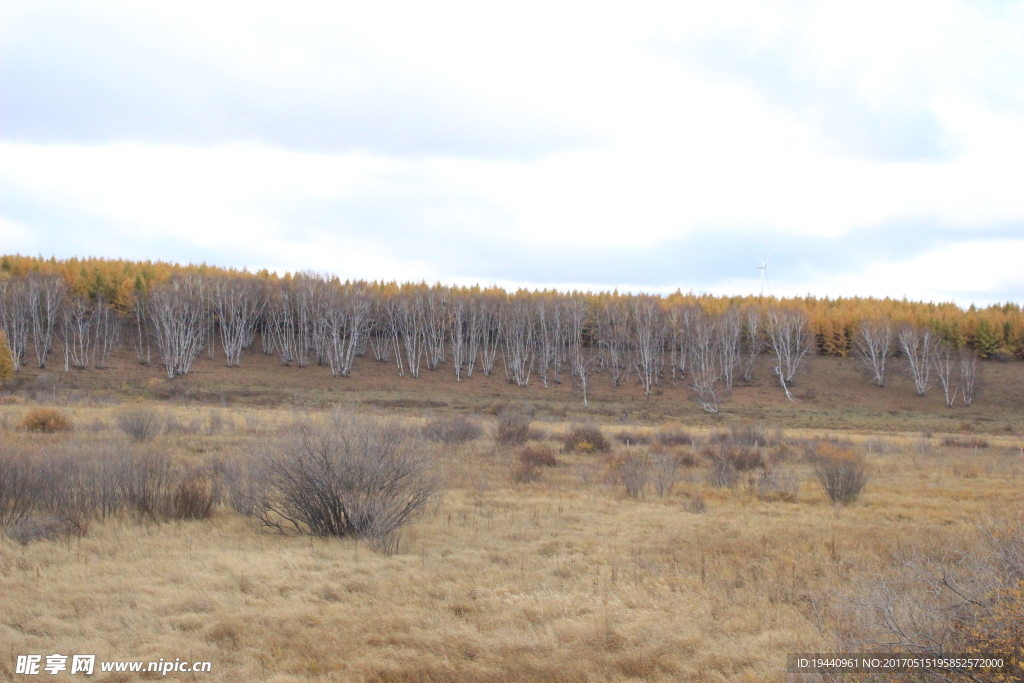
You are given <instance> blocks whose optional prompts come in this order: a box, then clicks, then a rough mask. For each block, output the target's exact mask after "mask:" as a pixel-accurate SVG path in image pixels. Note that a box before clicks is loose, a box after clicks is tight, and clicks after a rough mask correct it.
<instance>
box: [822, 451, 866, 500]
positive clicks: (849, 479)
mask: <svg viewBox="0 0 1024 683" xmlns="http://www.w3.org/2000/svg"><path fill="white" fill-rule="evenodd" d="M814 476H815V477H817V479H818V483H819V484H821V488H822V489H823V490H824V491H825V495H827V496H828V499H829V500H830V501H832V503H833V504H835V505H848V504H850V503H852V502H854V501H855V500H857V499H858V498H859V497H860V494H861V491H863V490H864V486H865V485H867V483H868V479H869V475H868V468H867V465H866V464H865V462H864V459H863V458H862V457H861V456H859V455H857V454H855V453H854V452H853V451H852V450H850V449H845V448H839V447H836V446H832V445H829V444H825V445H823V446H822V447H821V448H820V450H819V453H818V456H817V458H816V459H815V462H814Z"/></svg>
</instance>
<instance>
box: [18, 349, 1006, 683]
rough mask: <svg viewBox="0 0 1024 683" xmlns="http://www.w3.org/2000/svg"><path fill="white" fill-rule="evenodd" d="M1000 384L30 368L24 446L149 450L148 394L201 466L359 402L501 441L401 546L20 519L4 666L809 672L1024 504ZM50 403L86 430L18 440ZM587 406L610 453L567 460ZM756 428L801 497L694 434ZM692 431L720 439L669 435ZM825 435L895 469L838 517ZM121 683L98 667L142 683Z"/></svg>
mask: <svg viewBox="0 0 1024 683" xmlns="http://www.w3.org/2000/svg"><path fill="white" fill-rule="evenodd" d="M986 373H987V374H986V385H985V387H984V393H982V394H980V395H979V398H978V399H977V401H976V402H975V405H974V406H972V407H971V408H963V407H959V408H956V409H952V410H951V409H948V408H946V407H945V406H944V405H943V404H942V402H941V399H939V398H938V397H936V396H928V397H925V398H923V399H921V398H919V397H916V396H914V395H913V392H912V390H911V389H910V388H909V386H906V384H907V381H906V380H904V379H903V378H901V377H898V376H895V375H894V377H893V381H892V382H891V383H890V386H888V387H886V388H885V389H878V388H877V387H873V386H871V385H870V384H869V383H868V382H866V381H865V380H864V379H863V378H862V377H861V375H860V373H859V370H858V369H857V368H856V366H855V361H852V360H837V359H815V362H814V364H813V365H812V368H811V372H810V373H808V374H807V375H806V376H805V377H803V378H802V379H801V384H800V387H799V388H798V392H797V397H798V402H797V403H795V404H791V403H789V402H788V401H786V400H785V399H784V397H782V396H781V392H780V391H778V390H777V388H776V387H774V386H773V385H771V383H769V382H767V381H763V382H761V383H757V382H755V383H754V384H753V385H752V386H737V389H736V391H735V393H734V397H733V398H732V399H731V400H730V401H729V402H728V403H727V404H726V411H727V412H728V413H730V414H728V415H718V416H707V415H705V414H703V413H702V412H701V411H700V409H699V408H698V407H696V406H695V405H694V404H692V403H691V402H689V401H688V400H687V398H686V390H685V389H684V388H683V387H682V386H677V387H673V386H672V385H671V383H668V382H666V383H664V385H663V386H662V387H661V389H660V391H659V392H658V393H657V395H655V396H654V397H652V398H651V400H650V401H646V400H645V399H644V397H643V395H642V393H641V392H640V391H639V389H638V388H636V387H631V386H624V387H619V388H611V387H607V386H601V385H600V382H599V383H598V388H597V391H596V392H595V394H594V395H593V398H592V408H591V409H590V410H589V411H585V410H584V409H583V407H582V405H581V402H580V401H579V400H578V399H577V398H576V397H575V396H574V395H573V394H572V393H571V390H570V388H569V387H568V386H567V385H555V386H551V387H549V388H547V389H545V388H543V387H540V386H539V383H538V386H534V385H533V381H531V386H530V387H529V388H528V389H527V390H526V391H521V390H520V389H519V388H518V387H514V386H511V385H509V384H508V383H506V382H505V381H504V378H503V377H501V378H499V377H491V378H484V377H474V378H473V379H472V380H469V381H467V382H463V383H459V384H456V382H455V380H454V377H448V376H447V374H442V373H427V372H424V376H423V377H422V378H420V379H411V378H398V377H396V376H395V372H394V367H393V366H390V365H388V366H383V365H378V364H375V363H371V362H367V361H363V362H362V363H361V364H360V365H358V366H357V369H356V374H355V376H354V377H352V378H348V379H336V378H331V377H330V376H329V373H327V371H326V370H325V369H323V368H314V367H311V368H305V369H297V368H284V367H281V366H279V365H278V364H277V363H276V362H275V359H273V358H266V357H262V356H260V355H258V354H250V355H248V356H246V357H245V360H244V361H243V367H242V368H241V369H240V370H237V371H230V370H228V369H226V368H222V367H220V361H211V360H203V361H201V362H200V363H198V364H197V366H196V369H195V370H194V373H193V374H191V375H190V376H189V377H188V378H185V380H184V381H181V380H178V381H176V382H175V383H169V382H167V381H166V380H162V379H160V378H159V372H158V371H157V370H156V369H150V368H142V367H139V366H137V365H135V364H133V363H132V362H131V360H130V359H128V358H120V359H117V363H116V364H115V366H114V367H113V368H111V369H110V370H106V371H89V372H82V373H70V374H69V375H68V376H60V375H57V374H56V373H49V372H44V373H40V372H39V371H35V370H26V371H25V372H23V373H22V375H21V376H20V377H19V378H18V380H17V382H16V383H15V384H14V385H13V387H11V390H10V391H9V393H8V394H7V396H6V398H5V403H4V404H3V405H0V447H2V448H5V449H20V450H22V451H31V452H34V453H41V454H46V453H76V452H82V453H87V452H90V453H91V452H100V451H103V450H105V449H115V448H132V447H133V446H131V445H130V444H129V443H128V440H127V439H126V437H125V436H124V435H123V434H121V433H120V432H119V431H118V429H117V426H116V416H117V414H118V412H119V411H120V410H122V409H123V407H124V406H125V405H126V404H131V405H135V404H141V405H145V406H149V407H151V408H152V409H153V410H155V411H157V412H158V413H160V414H161V416H162V417H163V418H164V421H165V422H166V423H168V424H170V425H172V426H173V428H172V429H165V430H164V432H163V433H162V434H161V435H160V436H159V437H157V439H156V440H155V441H154V442H153V443H152V444H151V445H149V446H148V447H150V448H155V449H160V450H161V451H162V452H166V453H168V454H170V455H171V457H172V458H173V459H174V461H175V462H178V463H189V464H195V465H207V464H210V463H211V462H215V461H217V460H218V459H225V458H245V457H248V454H250V453H251V452H252V451H253V449H254V448H255V447H256V446H257V445H259V444H265V443H267V442H271V441H272V440H273V439H274V438H275V436H276V435H278V434H281V433H284V432H287V431H288V430H289V429H291V428H292V425H294V423H295V422H296V421H300V420H305V419H313V420H316V419H319V418H320V417H322V416H323V414H325V412H326V411H329V410H332V409H334V408H335V407H337V406H341V407H343V408H346V409H350V410H358V411H361V412H366V413H372V414H386V415H392V416H397V417H398V419H401V420H403V421H405V422H406V423H407V424H409V425H410V426H411V427H416V426H417V425H418V424H420V423H422V422H423V421H424V420H425V419H428V418H430V417H431V416H434V415H448V414H451V413H464V414H468V415H470V416H472V418H473V419H475V420H478V421H479V422H480V423H481V424H482V425H483V427H484V430H485V433H484V436H483V437H482V438H480V439H477V440H473V441H470V442H468V443H465V444H462V445H458V446H443V445H439V444H432V445H429V446H427V447H429V448H430V449H431V450H432V453H433V455H434V457H435V458H436V462H437V469H438V472H439V473H440V475H441V480H442V482H443V492H442V495H441V497H440V498H439V499H438V501H437V502H436V504H434V505H432V506H430V507H429V509H428V510H427V511H426V513H425V514H424V515H423V516H422V517H421V518H420V519H419V520H418V522H417V523H416V524H415V525H413V526H411V527H408V528H407V529H406V530H405V532H404V534H403V536H402V540H401V543H400V546H399V550H398V552H397V553H395V554H393V555H390V556H384V555H381V554H377V553H374V552H371V551H370V550H369V549H368V548H367V547H366V546H365V545H363V544H361V543H359V542H357V541H355V540H351V539H344V540H338V539H311V538H309V537H306V536H299V535H279V534H272V533H266V532H265V530H263V529H262V528H261V527H260V526H259V525H257V524H255V523H253V522H252V521H249V520H247V519H245V518H243V517H241V516H239V515H238V514H236V513H235V512H233V511H232V510H231V509H230V508H229V507H227V506H219V507H218V508H217V509H216V511H215V513H214V516H213V517H212V519H210V520H205V521H187V522H155V521H146V520H139V519H135V518H133V517H131V516H120V517H115V518H110V519H107V520H106V521H102V522H96V523H94V524H92V525H91V526H90V528H89V529H88V531H87V532H86V533H85V534H84V535H82V536H80V537H79V536H73V537H69V538H65V539H58V540H43V541H38V542H34V543H31V544H28V545H21V544H19V543H16V542H15V541H13V540H11V539H9V538H7V537H4V536H2V535H0V606H2V607H0V680H21V679H22V677H21V676H18V675H16V674H14V659H15V656H16V655H17V654H23V653H38V654H50V653H54V652H57V653H64V654H72V653H94V654H97V655H98V656H99V658H100V659H111V660H115V659H136V660H147V661H148V660H156V659H159V658H161V657H162V658H165V659H168V658H170V659H173V658H175V657H181V658H183V659H185V658H187V659H190V660H193V661H194V660H208V661H211V662H212V663H213V672H212V673H210V674H205V675H200V674H195V675H194V676H184V675H179V676H181V677H182V678H189V679H190V680H200V679H203V680H217V681H281V682H283V681H306V680H325V681H418V682H426V681H467V682H468V681H590V680H594V681H625V680H648V681H678V680H682V681H784V680H788V679H787V676H786V674H785V672H784V666H785V655H786V653H787V652H795V651H827V650H830V649H833V647H834V646H835V642H836V639H837V638H839V637H842V635H843V633H844V630H848V629H850V628H852V627H853V625H854V621H855V619H856V618H858V617H857V615H856V614H853V613H852V612H851V611H850V605H851V604H853V602H855V601H856V600H857V599H859V597H863V596H864V595H866V594H868V592H870V589H871V586H872V585H873V583H874V582H876V581H877V580H878V579H879V577H882V576H885V575H886V574H887V572H890V571H892V570H893V569H894V568H895V567H898V566H899V565H900V564H901V563H902V562H904V560H905V558H906V557H907V553H908V552H909V550H908V549H916V551H919V552H921V553H925V554H935V553H940V552H942V551H943V550H946V549H950V548H959V547H969V545H970V543H971V538H972V537H973V536H974V535H976V534H977V533H978V526H977V525H978V524H979V523H984V522H986V521H987V520H993V519H999V520H1019V519H1020V518H1021V514H1022V511H1024V489H1022V486H1021V483H1022V482H1024V458H1022V457H1021V443H1022V442H1021V434H1020V431H1021V422H1020V415H1021V412H1020V408H1021V401H1022V399H1021V397H1020V390H1019V387H1020V386H1022V382H1024V376H1021V375H1022V369H1021V368H1020V367H1019V366H1018V364H999V365H997V364H988V365H986ZM39 404H47V405H55V406H56V407H58V408H59V409H60V410H62V411H64V412H65V413H66V414H67V415H69V416H70V417H71V419H72V421H73V423H74V425H75V430H74V431H73V432H70V433H61V434H35V433H29V432H26V431H24V430H23V429H21V428H20V427H19V425H20V424H21V422H22V418H23V417H24V415H25V413H26V412H27V411H28V410H30V409H31V408H32V407H34V406H36V405H39ZM509 405H512V406H516V407H518V408H519V409H523V410H527V411H529V412H532V413H533V417H534V420H533V433H532V435H531V437H532V441H531V442H530V444H529V445H530V446H532V447H535V448H545V447H546V448H549V449H551V451H552V452H553V453H555V454H556V457H557V459H558V465H557V466H556V467H551V468H542V473H541V475H540V479H539V481H534V482H530V483H521V482H518V481H516V480H515V478H514V477H513V476H512V475H513V468H514V466H515V463H516V456H517V453H518V452H519V451H518V450H517V449H516V448H512V447H508V446H504V445H502V444H499V443H497V442H495V440H494V438H493V435H494V431H495V430H494V417H493V415H492V414H493V413H495V412H498V411H499V410H500V409H501V408H502V407H504V406H509ZM583 419H586V420H589V421H592V422H596V423H597V424H599V425H600V427H601V429H602V430H603V431H604V433H605V434H606V436H608V437H609V440H610V441H611V443H612V444H613V447H612V450H611V451H610V452H608V453H565V452H561V450H560V447H561V441H560V438H561V436H562V435H563V434H564V433H565V432H566V431H567V430H568V429H569V428H570V426H571V425H572V424H573V423H574V422H577V421H580V420H583ZM753 423H757V424H759V425H760V426H761V427H760V428H761V429H763V430H764V431H765V433H766V434H768V435H769V436H770V439H767V441H769V442H770V443H766V444H759V445H758V446H757V447H756V448H758V449H762V450H763V458H764V461H765V462H766V463H771V464H772V465H773V467H774V468H775V469H776V470H779V471H785V472H787V473H788V474H790V475H791V476H793V477H794V478H795V480H796V481H798V482H799V485H798V491H797V494H796V497H795V499H793V498H789V497H784V498H773V497H770V496H769V497H766V496H763V495H759V492H758V489H757V486H756V483H755V477H756V475H757V471H750V472H744V473H742V474H741V477H740V481H739V483H738V485H737V486H735V487H733V488H715V487H713V486H711V485H710V484H709V482H708V478H707V460H706V457H705V456H702V455H701V447H700V446H699V444H701V443H708V442H710V441H711V440H712V437H713V436H714V435H715V434H717V433H720V432H723V431H724V430H728V429H729V428H730V427H732V426H733V425H740V424H743V425H749V424H753ZM672 430H686V431H687V432H688V433H690V434H691V435H693V436H694V437H696V440H697V443H698V446H687V445H670V446H661V445H659V443H658V440H657V438H656V437H657V434H658V433H659V432H665V431H672ZM822 438H840V439H842V440H845V441H846V442H848V446H849V447H850V448H852V449H854V450H855V451H857V452H859V453H862V454H864V456H865V457H866V458H867V460H868V463H869V465H870V467H871V470H872V478H871V480H870V482H869V484H868V486H867V488H866V490H865V493H864V495H863V496H862V497H861V499H860V500H859V501H858V502H856V503H854V504H853V505H850V506H848V507H845V508H842V509H841V510H838V511H837V510H836V509H835V508H834V507H833V506H832V505H831V504H830V503H829V502H828V500H827V499H826V497H825V496H824V494H823V493H822V491H821V489H820V488H819V486H818V485H817V483H816V481H815V480H814V477H813V475H812V472H811V464H810V462H809V461H808V460H807V458H806V452H807V449H808V448H811V447H812V444H813V442H814V441H815V440H819V439H822ZM627 439H629V441H630V442H629V444H628V445H627V443H626V440H627ZM645 441H647V442H648V443H643V442H645ZM638 442H640V443H638ZM956 444H960V445H956ZM975 445H979V446H980V447H977V448H976V447H974V446H975ZM657 452H670V453H674V454H677V455H679V456H681V457H683V456H686V457H685V461H686V462H687V463H688V466H687V467H686V468H684V469H683V470H682V472H681V477H680V481H679V483H678V484H677V485H676V486H675V487H674V489H673V490H672V492H671V493H670V494H669V495H667V496H665V497H658V496H657V495H655V493H654V491H653V488H651V487H650V486H648V487H647V488H646V489H645V490H644V492H643V494H642V495H641V496H640V497H639V498H632V497H629V496H627V495H626V494H625V489H624V487H623V486H621V485H620V484H619V483H617V481H616V480H615V478H614V477H613V476H611V474H612V472H613V470H614V463H615V462H617V461H619V460H621V459H622V458H624V457H628V456H629V455H631V454H640V453H647V454H654V453H657ZM696 501H703V503H704V506H705V509H704V511H701V510H700V506H699V505H696V504H695V502H696ZM851 615H852V616H851ZM103 676H108V678H106V679H104V678H103ZM120 676H121V677H120V678H119V677H118V675H116V674H97V675H96V678H97V680H112V681H113V680H131V679H130V678H126V677H124V675H123V674H121V675H120ZM47 677H49V678H53V679H60V678H61V677H60V676H52V677H51V676H48V675H47ZM167 678H169V679H174V678H175V674H173V673H172V674H169V675H168V676H167ZM72 680H73V679H72Z"/></svg>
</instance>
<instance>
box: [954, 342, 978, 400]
mask: <svg viewBox="0 0 1024 683" xmlns="http://www.w3.org/2000/svg"><path fill="white" fill-rule="evenodd" d="M958 356H959V358H958V360H959V361H960V363H959V365H960V396H961V398H963V401H964V405H965V406H969V405H971V403H973V402H974V392H975V391H976V390H977V388H978V354H977V353H976V352H975V351H974V349H969V348H966V347H965V348H962V349H960V353H959V354H958Z"/></svg>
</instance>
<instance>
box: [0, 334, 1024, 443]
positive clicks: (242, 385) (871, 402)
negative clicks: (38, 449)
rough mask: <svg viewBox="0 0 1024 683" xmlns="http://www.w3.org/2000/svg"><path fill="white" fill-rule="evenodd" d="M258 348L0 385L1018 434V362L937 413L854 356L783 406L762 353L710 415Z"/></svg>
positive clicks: (819, 372) (984, 370) (115, 359)
mask: <svg viewBox="0 0 1024 683" xmlns="http://www.w3.org/2000/svg"><path fill="white" fill-rule="evenodd" d="M258 348H259V343H258V341H257V342H256V343H254V344H253V350H251V351H248V352H245V353H244V354H243V356H242V362H241V366H240V367H237V368H228V367H225V362H224V358H223V355H222V354H218V356H217V357H215V358H213V359H211V358H210V357H209V355H208V354H207V353H204V354H203V355H202V356H200V358H199V359H198V360H197V361H196V363H195V365H194V366H193V368H192V370H191V371H190V372H189V374H188V375H186V376H183V377H178V378H176V379H175V380H173V381H172V380H168V379H167V377H166V373H164V372H163V368H162V367H160V366H159V364H158V362H154V363H153V364H152V365H150V366H148V367H147V366H142V365H140V364H139V363H138V362H137V361H136V359H135V356H134V354H133V353H132V352H131V351H130V350H129V349H124V348H122V349H119V350H118V351H116V352H115V354H114V355H113V356H112V357H111V360H110V366H109V367H108V368H106V369H103V370H94V369H89V370H75V369H72V370H71V371H70V372H67V373H64V372H60V371H55V370H51V369H46V370H39V369H38V368H34V367H31V366H30V365H26V366H25V367H23V368H22V369H21V371H20V372H18V373H17V375H16V376H15V378H14V379H13V380H12V381H11V382H10V383H9V384H8V386H6V387H5V389H4V391H5V393H6V394H7V395H8V396H10V397H12V398H18V397H20V398H22V399H38V400H49V401H53V400H54V399H56V400H57V401H58V402H61V401H68V400H71V401H81V400H85V399H89V400H97V401H103V402H106V401H114V402H119V401H126V400H131V399H134V398H138V397H141V398H146V399H155V400H160V401H171V402H186V403H189V402H199V403H204V404H221V405H240V406H253V407H255V406H266V407H269V406H279V405H286V404H294V405H300V406H302V405H305V406H309V407H314V406H315V407H324V406H328V405H331V404H338V405H349V406H359V405H365V406H372V407H378V408H387V409H391V410H398V411H401V412H403V413H411V414H424V415H426V414H430V413H434V412H446V411H459V412H477V413H487V412H491V413H493V412H496V411H498V410H500V409H501V408H502V407H503V406H507V405H515V406H522V407H526V408H529V409H532V410H533V411H534V412H535V414H536V417H537V418H538V419H542V420H543V419H559V420H562V419H566V418H568V419H573V420H586V419H588V418H589V419H596V420H599V421H601V422H622V423H633V422H636V423H649V424H655V423H661V422H682V423H684V424H693V425H713V424H719V423H723V422H729V421H741V422H764V423H766V424H768V425H771V426H779V427H786V428H814V429H855V430H870V431H878V430H882V431H901V432H906V431H920V430H932V431H934V432H937V433H953V432H965V431H976V432H979V433H989V434H995V433H1003V434H1005V433H1014V434H1016V433H1021V432H1024V422H1022V419H1021V416H1022V414H1024V364H1020V363H1013V362H1009V363H1001V362H996V361H985V362H983V363H982V364H981V376H982V382H981V387H980V389H979V391H978V394H977V396H976V398H975V401H974V403H973V405H971V406H970V407H965V406H963V405H962V404H961V403H959V402H958V403H957V405H955V406H954V407H953V408H947V407H946V405H945V403H944V401H943V398H942V396H941V395H940V393H939V390H938V388H937V387H935V388H932V389H931V390H930V391H929V392H928V394H927V395H926V396H924V397H920V396H917V395H916V394H915V393H914V388H913V384H912V382H911V380H910V378H909V377H907V376H906V374H905V373H903V372H901V365H900V359H893V361H892V370H891V371H890V373H889V375H888V376H887V381H886V386H885V387H882V388H879V387H877V386H875V385H874V384H872V383H871V382H870V381H869V380H868V379H867V378H866V377H865V376H864V373H863V372H862V365H861V363H860V361H858V360H857V359H854V358H833V357H826V356H815V357H811V358H810V359H809V362H808V365H807V369H806V370H805V371H804V372H802V373H801V374H800V375H798V376H797V380H796V383H795V386H794V387H792V392H793V395H794V398H795V399H796V400H795V401H793V402H790V401H788V400H786V398H785V396H784V395H783V393H782V391H781V389H780V388H779V386H778V384H777V383H775V382H774V381H772V380H771V378H770V376H769V373H768V356H767V355H765V356H762V357H761V359H760V360H759V363H758V366H757V370H756V373H755V378H754V381H753V382H751V383H750V384H745V383H743V382H737V383H736V386H735V388H734V391H733V394H732V396H731V397H726V398H725V400H724V401H723V403H722V411H723V414H720V415H710V414H707V413H705V412H704V411H703V410H702V409H701V407H700V406H699V405H698V404H697V403H695V402H694V401H693V400H692V391H691V390H690V389H689V388H688V386H687V384H686V381H685V380H680V381H677V382H676V383H675V385H673V383H672V381H671V379H669V378H663V379H662V380H661V381H660V382H659V384H658V385H656V387H655V389H654V391H653V392H652V395H651V396H650V397H649V398H646V397H645V396H644V393H643V390H642V389H641V387H640V386H639V384H638V383H637V381H636V378H635V377H632V376H630V377H627V378H626V379H625V380H624V381H623V383H622V385H621V386H619V387H612V386H610V383H609V381H608V379H607V377H606V376H605V375H602V374H597V375H596V376H595V377H594V378H593V390H592V393H591V395H590V406H589V408H584V406H583V402H582V400H581V398H580V396H579V394H578V393H576V392H574V391H573V389H572V386H571V383H570V382H569V381H568V380H566V381H565V382H563V383H561V384H554V383H549V386H548V387H544V386H543V384H542V381H541V378H540V377H539V376H536V375H535V376H533V377H532V378H531V379H530V383H529V385H528V386H526V387H519V386H517V385H516V384H514V383H510V382H508V381H507V380H506V378H505V374H504V371H503V369H502V366H501V361H500V360H499V361H498V363H497V364H496V365H495V369H494V374H493V375H492V376H490V377H485V376H483V375H482V374H480V373H479V372H477V373H475V374H474V376H473V377H472V378H469V379H466V378H463V380H462V381H460V382H457V381H456V379H455V376H454V372H453V371H452V370H451V367H450V364H446V365H442V366H441V367H440V368H439V369H438V370H437V371H434V372H430V371H426V370H424V371H423V372H422V373H421V375H420V377H419V378H412V377H409V376H405V377H399V376H398V374H397V371H396V368H395V365H394V363H378V362H375V361H374V360H373V359H372V357H360V358H357V359H356V361H355V365H354V368H353V371H352V375H351V376H350V377H332V376H331V374H330V372H329V370H328V369H327V368H326V367H317V366H316V365H315V364H314V365H311V366H309V367H306V368H297V367H294V366H291V367H285V366H284V365H282V363H281V361H280V360H279V359H278V357H277V356H276V355H273V356H268V355H264V354H262V353H260V352H259V351H258V350H257V349H258Z"/></svg>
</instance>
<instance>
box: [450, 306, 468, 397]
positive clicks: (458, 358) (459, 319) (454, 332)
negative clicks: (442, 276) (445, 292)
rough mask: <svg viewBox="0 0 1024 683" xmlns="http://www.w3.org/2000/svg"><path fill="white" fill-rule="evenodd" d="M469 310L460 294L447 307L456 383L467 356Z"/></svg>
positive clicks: (460, 378)
mask: <svg viewBox="0 0 1024 683" xmlns="http://www.w3.org/2000/svg"><path fill="white" fill-rule="evenodd" d="M469 309H470V306H469V300H468V299H467V297H465V296H464V295H462V294H457V295H455V296H453V297H452V299H451V303H450V304H449V305H448V337H449V342H450V345H451V347H452V365H454V366H455V381H456V382H461V381H462V368H463V366H465V365H466V364H467V356H468V354H469V337H470V324H469Z"/></svg>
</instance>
